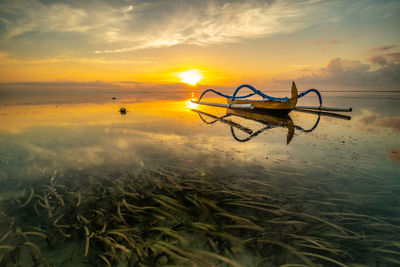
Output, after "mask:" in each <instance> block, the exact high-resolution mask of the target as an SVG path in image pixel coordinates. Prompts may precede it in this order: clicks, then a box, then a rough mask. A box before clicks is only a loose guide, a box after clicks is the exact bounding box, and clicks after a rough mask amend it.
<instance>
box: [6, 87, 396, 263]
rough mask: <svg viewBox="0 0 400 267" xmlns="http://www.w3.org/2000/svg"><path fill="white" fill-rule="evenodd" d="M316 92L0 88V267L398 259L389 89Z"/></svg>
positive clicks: (393, 103) (392, 106)
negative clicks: (291, 106)
mask: <svg viewBox="0 0 400 267" xmlns="http://www.w3.org/2000/svg"><path fill="white" fill-rule="evenodd" d="M322 96H323V105H324V106H328V107H351V108H352V111H351V112H324V113H319V112H315V111H304V110H293V111H291V112H290V113H289V114H287V115H279V114H269V113H257V112H251V111H246V110H231V109H226V108H218V107H209V106H202V105H197V104H194V103H192V102H191V101H190V100H191V99H192V98H193V97H198V94H195V95H194V94H192V93H191V92H189V91H187V92H182V91H179V92H178V91H177V92H175V93H174V94H172V96H171V94H169V93H168V94H167V93H160V92H158V93H152V92H147V91H146V92H137V93H130V94H118V93H115V94H113V93H112V92H108V93H101V92H100V93H96V94H94V93H93V94H85V95H84V96H82V97H81V96H79V95H78V96H74V97H68V96H64V95H63V94H61V93H60V94H57V95H39V96H38V95H34V96H32V95H24V94H21V95H17V96H13V97H10V96H8V95H6V94H0V266H399V265H400V109H399V106H400V93H399V92H392V91H368V92H364V91H362V90H360V91H351V92H350V91H346V92H333V91H331V92H329V91H328V92H322ZM315 98H316V97H314V96H307V97H304V98H302V99H301V100H300V101H299V102H300V103H299V104H301V105H317V102H316V99H315ZM213 101H214V102H215V101H221V103H222V102H223V100H221V99H214V98H213V99H211V100H210V101H208V102H213ZM121 108H125V110H126V112H121Z"/></svg>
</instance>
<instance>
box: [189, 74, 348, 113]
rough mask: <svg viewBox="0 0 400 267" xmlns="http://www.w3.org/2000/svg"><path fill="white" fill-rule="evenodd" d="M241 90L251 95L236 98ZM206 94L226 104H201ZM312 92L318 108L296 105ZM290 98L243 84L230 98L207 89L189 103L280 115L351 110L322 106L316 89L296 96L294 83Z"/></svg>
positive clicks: (293, 83)
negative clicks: (258, 97) (247, 91)
mask: <svg viewBox="0 0 400 267" xmlns="http://www.w3.org/2000/svg"><path fill="white" fill-rule="evenodd" d="M243 88H248V89H250V90H251V91H253V92H252V93H250V94H248V95H245V96H237V94H238V92H239V91H240V90H241V89H243ZM208 92H213V93H215V94H217V95H219V96H222V97H225V98H226V99H227V102H228V103H227V104H221V103H210V102H203V101H201V99H202V98H203V96H204V95H205V94H206V93H208ZM311 92H314V93H315V94H317V96H318V100H319V103H320V105H319V106H318V107H313V106H298V105H297V100H298V99H299V98H301V97H303V96H305V95H306V94H308V93H311ZM291 94H292V95H291V98H287V97H282V98H277V97H272V96H269V95H266V94H264V93H263V92H261V91H259V90H257V89H255V88H254V87H253V86H251V85H248V84H243V85H241V86H239V87H238V88H237V89H236V90H235V92H234V93H233V95H232V96H229V95H225V94H223V93H220V92H218V91H216V90H214V89H208V90H205V91H204V92H203V93H202V94H201V96H200V98H199V100H194V99H192V100H191V101H192V102H193V103H196V104H199V105H208V106H215V107H224V108H230V109H244V110H267V111H269V112H275V113H280V114H287V113H289V112H290V111H292V110H293V109H295V108H296V109H305V110H319V111H321V110H323V111H341V112H350V111H352V108H332V107H324V106H322V97H321V94H320V92H319V91H318V90H317V89H314V88H312V89H308V90H307V91H305V92H302V93H301V94H298V91H297V86H296V84H295V82H292V91H291ZM254 95H259V96H261V97H262V99H250V97H252V96H254Z"/></svg>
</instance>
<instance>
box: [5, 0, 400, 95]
mask: <svg viewBox="0 0 400 267" xmlns="http://www.w3.org/2000/svg"><path fill="white" fill-rule="evenodd" d="M187 71H189V72H192V73H193V72H195V73H199V74H200V75H201V76H202V77H203V78H202V79H201V80H200V81H199V83H198V85H197V86H199V87H201V86H215V87H218V86H219V87H221V86H225V87H230V86H235V87H236V86H238V85H240V84H243V83H247V84H252V85H254V86H257V87H265V86H269V87H272V88H274V87H276V88H280V87H282V86H284V87H285V88H286V87H287V88H289V87H290V81H291V80H294V81H296V82H297V83H298V84H300V85H302V86H311V87H318V88H320V89H321V90H333V91H334V90H396V91H400V86H399V82H400V1H398V0H397V1H384V0H380V1H374V0H362V1H357V0H352V1H344V0H343V1H342V0H332V1H329V0H326V1H319V0H304V1H289V0H276V1H275V0H267V1H257V0H249V1H207V0H204V1H195V0H193V1H191V0H187V1H172V0H171V1H169V0H167V1H155V0H148V1H143V0H138V1H130V0H114V1H105V0H86V1H80V0H70V1H61V0H53V1H50V0H28V1H27V0H1V1H0V83H1V84H0V87H1V86H2V87H4V86H12V85H14V86H15V85H24V84H29V87H30V88H35V85H36V87H38V86H42V85H43V84H50V85H60V84H61V85H63V84H69V85H71V84H72V85H76V86H81V85H82V84H86V85H88V84H89V85H90V84H93V83H96V84H99V83H101V84H103V85H104V86H108V85H109V84H119V85H121V84H125V85H127V86H128V85H132V86H137V85H142V86H153V85H154V86H156V85H177V84H178V85H179V84H181V83H182V80H184V79H183V78H182V75H181V73H184V72H187ZM166 88H171V87H170V86H166Z"/></svg>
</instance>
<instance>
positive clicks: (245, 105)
mask: <svg viewBox="0 0 400 267" xmlns="http://www.w3.org/2000/svg"><path fill="white" fill-rule="evenodd" d="M191 101H192V103H196V104H199V105H207V106H213V107H222V108H237V109H254V105H253V104H220V103H209V102H199V101H196V100H191Z"/></svg>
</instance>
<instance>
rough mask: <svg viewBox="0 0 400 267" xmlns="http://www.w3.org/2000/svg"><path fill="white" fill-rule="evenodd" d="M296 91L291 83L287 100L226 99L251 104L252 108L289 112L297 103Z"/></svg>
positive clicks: (229, 101)
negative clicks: (290, 95) (290, 90)
mask: <svg viewBox="0 0 400 267" xmlns="http://www.w3.org/2000/svg"><path fill="white" fill-rule="evenodd" d="M297 98H298V92H297V87H296V84H295V83H294V82H293V83H292V97H291V99H290V100H288V101H273V100H264V99H261V100H259V99H236V100H234V101H233V102H232V101H231V100H229V99H228V103H229V104H252V105H253V106H254V109H259V110H268V111H270V112H277V113H289V112H290V111H292V110H293V109H294V108H295V107H296V104H297Z"/></svg>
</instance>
